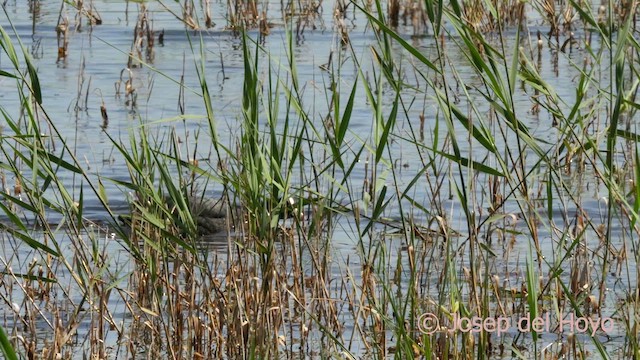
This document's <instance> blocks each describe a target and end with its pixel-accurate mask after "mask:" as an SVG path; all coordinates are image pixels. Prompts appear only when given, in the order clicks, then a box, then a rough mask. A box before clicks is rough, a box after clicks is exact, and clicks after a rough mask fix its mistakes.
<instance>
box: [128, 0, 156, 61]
mask: <svg viewBox="0 0 640 360" xmlns="http://www.w3.org/2000/svg"><path fill="white" fill-rule="evenodd" d="M154 43H155V34H154V31H153V26H152V24H151V20H150V19H149V12H148V10H147V7H146V6H145V5H144V4H141V5H140V10H139V13H138V19H137V21H136V25H135V27H134V29H133V42H132V44H131V52H130V54H129V59H128V61H127V67H128V68H134V67H138V66H140V63H139V62H135V60H136V59H143V58H144V59H146V60H147V61H148V62H153V58H154V52H153V45H154ZM143 51H144V53H145V56H144V57H143V56H142V53H143Z"/></svg>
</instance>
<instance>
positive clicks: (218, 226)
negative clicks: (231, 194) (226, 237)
mask: <svg viewBox="0 0 640 360" xmlns="http://www.w3.org/2000/svg"><path fill="white" fill-rule="evenodd" d="M184 199H185V201H186V205H187V206H188V211H189V214H190V216H191V218H192V219H193V222H194V224H195V225H196V230H197V234H198V236H207V235H215V234H219V233H223V232H225V231H230V230H233V229H234V228H235V224H236V223H239V219H240V216H241V214H242V211H241V207H239V206H229V204H228V201H227V199H226V198H225V197H222V198H207V197H202V196H192V195H189V196H185V197H184ZM163 200H164V201H163V203H164V205H166V209H165V210H167V211H168V213H169V214H171V217H172V218H173V219H172V223H173V224H174V225H175V226H176V228H177V229H178V230H179V231H181V232H182V233H183V234H187V233H189V232H190V231H189V230H188V228H187V227H188V226H189V225H188V224H187V223H185V219H184V218H181V216H180V214H181V212H180V210H179V208H180V207H181V205H178V204H176V201H175V200H176V199H173V198H172V197H171V196H168V195H167V196H164V197H163ZM136 201H137V200H136ZM131 208H132V210H131V212H130V213H129V214H121V215H119V216H118V220H119V222H120V224H121V225H124V226H125V227H126V228H127V230H129V231H131V225H132V220H133V217H134V215H135V212H137V209H138V206H136V205H131ZM158 214H159V215H160V216H162V214H163V212H159V213H158ZM164 214H166V212H164Z"/></svg>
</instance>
